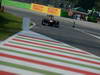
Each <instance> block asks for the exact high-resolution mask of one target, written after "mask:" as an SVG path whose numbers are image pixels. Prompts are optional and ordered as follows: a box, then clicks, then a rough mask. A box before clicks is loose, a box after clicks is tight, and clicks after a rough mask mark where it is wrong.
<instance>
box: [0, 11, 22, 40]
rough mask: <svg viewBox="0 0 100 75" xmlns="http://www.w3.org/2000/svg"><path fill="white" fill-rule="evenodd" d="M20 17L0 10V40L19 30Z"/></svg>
mask: <svg viewBox="0 0 100 75" xmlns="http://www.w3.org/2000/svg"><path fill="white" fill-rule="evenodd" d="M21 20H22V19H21V17H16V16H14V15H12V14H9V13H4V12H0V40H4V39H6V38H7V37H9V36H11V35H12V34H14V33H16V32H18V31H20V30H21V25H22V21H21Z"/></svg>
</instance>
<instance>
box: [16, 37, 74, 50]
mask: <svg viewBox="0 0 100 75" xmlns="http://www.w3.org/2000/svg"><path fill="white" fill-rule="evenodd" d="M16 38H20V39H24V40H30V41H37V42H42V43H45V44H50V45H54V46H60V47H62V45H60V44H59V43H58V44H55V43H51V42H47V41H43V40H35V39H34V38H33V39H29V38H25V37H21V36H16ZM63 47H66V48H67V47H68V48H73V47H70V46H63Z"/></svg>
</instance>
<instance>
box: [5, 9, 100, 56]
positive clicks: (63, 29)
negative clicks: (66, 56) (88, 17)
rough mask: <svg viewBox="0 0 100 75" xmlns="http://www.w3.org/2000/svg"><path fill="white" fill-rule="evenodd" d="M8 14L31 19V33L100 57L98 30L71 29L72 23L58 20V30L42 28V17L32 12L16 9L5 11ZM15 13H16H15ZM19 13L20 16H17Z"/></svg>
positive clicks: (77, 26)
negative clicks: (33, 32) (32, 22)
mask: <svg viewBox="0 0 100 75" xmlns="http://www.w3.org/2000/svg"><path fill="white" fill-rule="evenodd" d="M7 11H8V12H11V13H14V14H16V15H18V16H23V15H27V14H28V15H27V16H28V17H31V18H32V21H34V22H35V23H36V25H35V26H33V28H31V30H32V31H35V32H38V33H41V34H44V35H47V36H49V37H51V38H53V39H56V40H59V41H62V42H64V43H67V44H70V45H72V46H74V47H77V48H80V49H83V50H85V51H88V52H91V53H93V54H95V55H97V56H100V34H99V33H100V30H99V29H98V28H97V29H93V28H91V27H90V28H89V27H84V26H81V25H77V24H76V28H72V26H73V23H71V22H66V21H63V20H60V28H53V27H48V26H42V25H41V20H42V19H43V18H44V16H42V15H39V16H38V15H35V14H34V13H33V12H27V11H26V12H25V11H22V10H21V12H20V11H18V10H17V9H14V10H13V9H7ZM15 12H16V13H15ZM19 13H20V14H19Z"/></svg>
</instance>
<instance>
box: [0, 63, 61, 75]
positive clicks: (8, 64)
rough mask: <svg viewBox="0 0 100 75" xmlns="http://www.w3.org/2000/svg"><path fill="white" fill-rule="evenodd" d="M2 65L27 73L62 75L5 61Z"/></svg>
mask: <svg viewBox="0 0 100 75" xmlns="http://www.w3.org/2000/svg"><path fill="white" fill-rule="evenodd" d="M0 64H1V65H6V66H9V67H15V68H19V69H24V70H27V71H32V72H33V73H34V72H38V73H43V74H44V75H60V74H58V73H55V72H49V71H45V70H41V69H36V68H31V67H27V66H24V65H19V64H13V63H8V62H3V61H0Z"/></svg>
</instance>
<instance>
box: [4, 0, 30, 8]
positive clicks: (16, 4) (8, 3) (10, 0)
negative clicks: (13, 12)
mask: <svg viewBox="0 0 100 75" xmlns="http://www.w3.org/2000/svg"><path fill="white" fill-rule="evenodd" d="M2 5H6V6H14V7H17V8H25V9H30V8H31V4H28V3H23V2H17V1H13V0H3V2H2Z"/></svg>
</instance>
